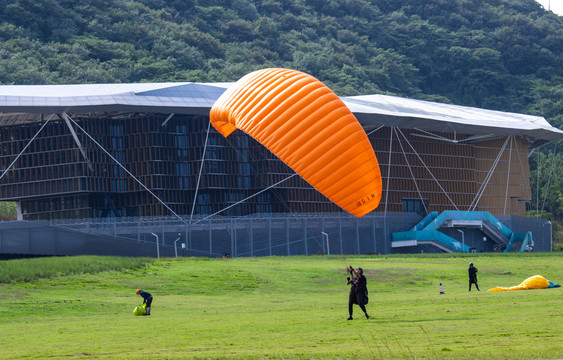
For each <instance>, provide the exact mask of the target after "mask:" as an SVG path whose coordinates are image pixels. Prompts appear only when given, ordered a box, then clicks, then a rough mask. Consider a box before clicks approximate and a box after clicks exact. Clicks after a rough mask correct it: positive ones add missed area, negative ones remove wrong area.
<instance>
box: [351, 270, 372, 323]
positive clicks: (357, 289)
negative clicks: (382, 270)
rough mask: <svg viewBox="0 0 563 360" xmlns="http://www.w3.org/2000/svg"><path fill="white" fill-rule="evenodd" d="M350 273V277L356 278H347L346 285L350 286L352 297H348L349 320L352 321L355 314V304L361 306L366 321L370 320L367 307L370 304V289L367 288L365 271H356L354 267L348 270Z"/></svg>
mask: <svg viewBox="0 0 563 360" xmlns="http://www.w3.org/2000/svg"><path fill="white" fill-rule="evenodd" d="M348 272H349V273H350V275H352V276H354V275H355V277H353V278H351V279H350V278H349V277H348V278H347V279H348V282H347V283H346V284H348V285H351V286H350V295H349V297H348V313H349V314H350V317H349V318H348V320H352V319H353V318H352V314H353V312H354V304H357V305H359V306H360V309H362V311H363V312H364V314H365V316H366V319H369V315H368V313H367V310H366V307H365V305H367V303H368V288H367V279H366V277H365V276H364V270H363V269H362V268H357V269H354V268H353V267H351V266H350V267H349V268H348Z"/></svg>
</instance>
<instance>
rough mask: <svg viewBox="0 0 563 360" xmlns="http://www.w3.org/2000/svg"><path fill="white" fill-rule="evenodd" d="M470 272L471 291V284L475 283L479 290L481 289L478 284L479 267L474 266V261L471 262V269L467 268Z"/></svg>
mask: <svg viewBox="0 0 563 360" xmlns="http://www.w3.org/2000/svg"><path fill="white" fill-rule="evenodd" d="M467 272H468V273H469V291H471V284H475V287H476V288H477V291H481V290H479V285H477V268H476V267H475V266H473V263H469V269H467Z"/></svg>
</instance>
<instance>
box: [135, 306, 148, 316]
mask: <svg viewBox="0 0 563 360" xmlns="http://www.w3.org/2000/svg"><path fill="white" fill-rule="evenodd" d="M133 315H135V316H142V315H147V304H143V305H139V306H137V307H136V308H135V309H133Z"/></svg>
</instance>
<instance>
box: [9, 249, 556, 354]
mask: <svg viewBox="0 0 563 360" xmlns="http://www.w3.org/2000/svg"><path fill="white" fill-rule="evenodd" d="M470 261H473V262H474V263H475V265H476V266H477V268H478V269H479V285H480V288H481V291H480V292H477V291H471V292H468V291H467V267H468V264H469V262H470ZM61 264H63V265H61ZM348 265H352V266H354V267H357V266H361V267H363V268H364V270H365V274H366V276H367V277H368V288H369V290H370V303H369V305H368V306H367V308H368V312H369V313H370V315H371V316H372V317H371V319H370V320H366V319H365V318H364V317H363V316H361V315H362V314H361V311H360V310H359V308H358V307H356V308H355V319H354V320H353V321H346V318H347V317H348V313H347V301H348V286H347V285H346V280H345V279H346V276H347V274H346V271H345V268H346V266H348ZM53 269H54V270H53ZM0 271H1V272H2V274H8V276H5V275H4V276H3V277H1V278H0V344H1V345H0V346H1V351H0V359H37V358H53V359H67V358H82V359H208V358H213V359H223V358H227V359H393V358H398V359H403V358H404V359H445V358H448V359H491V358H494V359H556V358H562V357H563V311H562V310H563V288H556V289H546V290H528V291H514V292H501V293H492V292H491V293H489V292H487V290H488V289H490V288H492V287H495V286H513V285H517V284H519V283H520V282H522V280H524V279H525V278H527V277H529V276H532V275H536V274H539V275H543V276H545V277H546V278H548V279H550V280H552V281H554V282H556V283H559V284H563V253H553V254H541V253H526V254H498V255H489V254H471V256H469V255H468V254H466V255H465V256H463V255H431V254H428V255H426V254H425V255H414V256H348V257H343V256H308V257H265V258H238V259H226V260H223V259H206V258H188V259H181V260H176V259H161V260H156V261H155V260H151V259H128V258H111V257H69V258H42V259H25V260H9V261H2V262H0ZM18 274H25V276H24V275H18ZM440 282H442V283H443V284H444V288H445V292H446V294H445V295H439V283H440ZM137 288H140V289H143V290H147V291H149V292H151V293H152V294H153V295H154V302H153V307H152V315H151V316H144V317H135V316H133V314H132V312H133V308H134V307H135V306H137V305H140V304H141V303H142V299H141V297H140V296H138V295H135V289H137Z"/></svg>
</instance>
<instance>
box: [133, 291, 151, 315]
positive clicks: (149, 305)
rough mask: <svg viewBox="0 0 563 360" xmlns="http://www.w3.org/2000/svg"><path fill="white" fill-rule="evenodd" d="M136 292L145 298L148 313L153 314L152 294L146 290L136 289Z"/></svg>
mask: <svg viewBox="0 0 563 360" xmlns="http://www.w3.org/2000/svg"><path fill="white" fill-rule="evenodd" d="M135 293H136V294H138V295H141V297H142V298H143V304H147V307H146V309H147V315H150V314H151V304H152V295H151V294H150V293H148V292H146V291H143V290H139V289H137V290H136V291H135Z"/></svg>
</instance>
